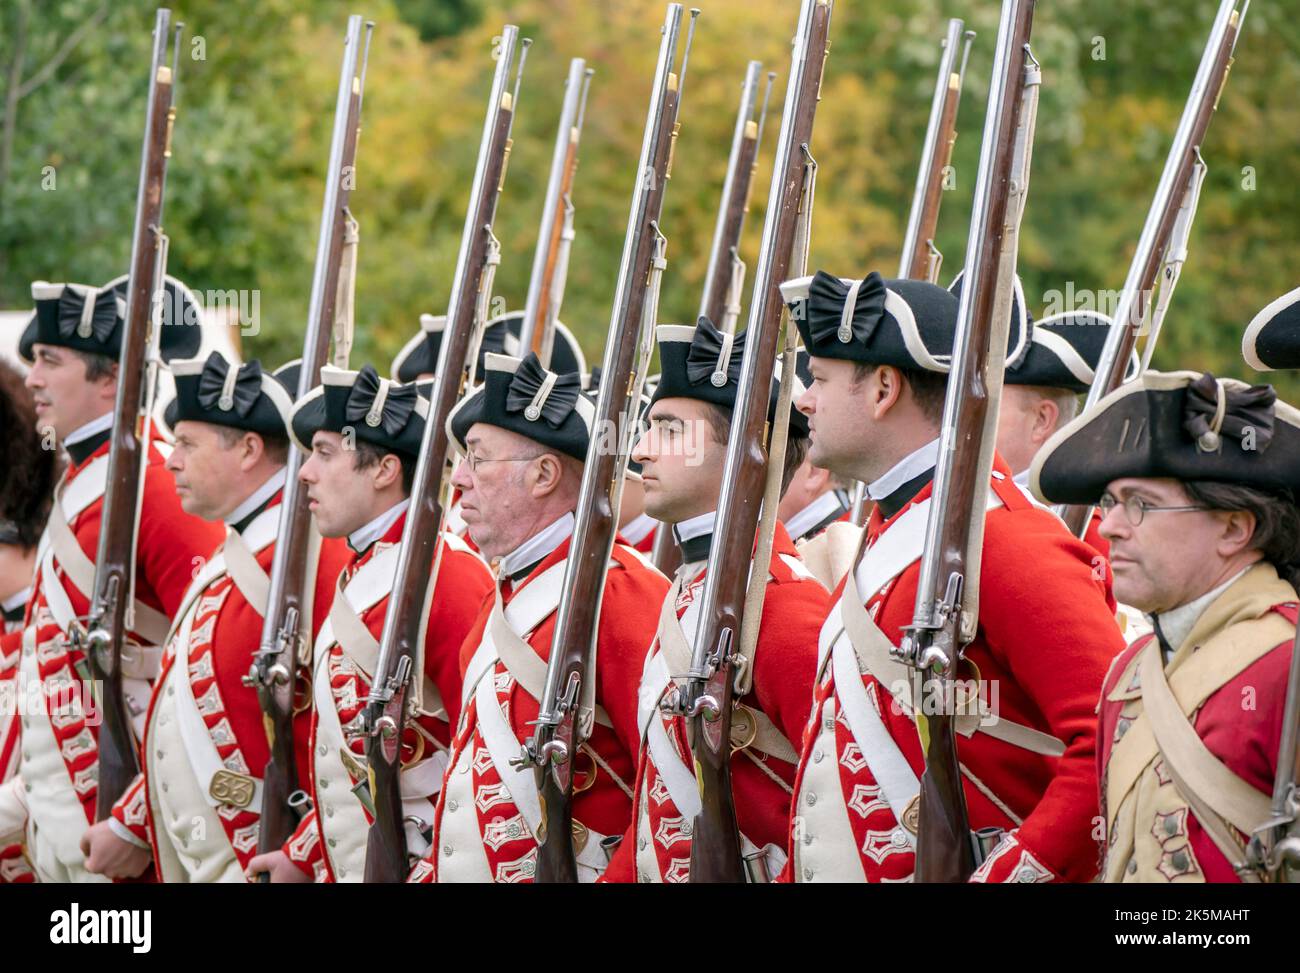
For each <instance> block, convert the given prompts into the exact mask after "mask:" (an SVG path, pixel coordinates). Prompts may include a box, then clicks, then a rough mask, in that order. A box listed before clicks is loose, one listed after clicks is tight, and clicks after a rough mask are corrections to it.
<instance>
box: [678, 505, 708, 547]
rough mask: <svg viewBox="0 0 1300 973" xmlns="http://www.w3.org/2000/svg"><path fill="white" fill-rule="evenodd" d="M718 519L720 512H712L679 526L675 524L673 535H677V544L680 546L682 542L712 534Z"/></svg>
mask: <svg viewBox="0 0 1300 973" xmlns="http://www.w3.org/2000/svg"><path fill="white" fill-rule="evenodd" d="M717 519H718V512H717V511H716V510H710V511H709V512H708V513H706V514H700V515H699V516H698V517H691V518H689V519H688V520H683V521H682V522H681V523H679V524H673V533H674V534H676V535H677V543H679V544H680V543H681V542H682V541H689V540H692V539H694V538H696V537H703V536H704V535H705V534H712V533H713V524H714V522H715V521H716V520H717Z"/></svg>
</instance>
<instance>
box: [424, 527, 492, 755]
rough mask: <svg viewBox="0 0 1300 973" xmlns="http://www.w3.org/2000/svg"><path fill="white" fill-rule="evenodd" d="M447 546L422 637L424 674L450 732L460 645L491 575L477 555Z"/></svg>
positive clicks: (455, 717) (456, 707) (456, 705)
mask: <svg viewBox="0 0 1300 973" xmlns="http://www.w3.org/2000/svg"><path fill="white" fill-rule="evenodd" d="M458 541H459V539H456V540H453V541H451V542H450V543H448V544H447V546H446V547H445V548H444V549H443V552H442V564H441V566H440V567H439V568H438V579H437V581H436V582H435V583H434V588H433V604H432V605H431V606H430V609H429V626H428V628H427V629H426V631H425V637H424V672H425V675H427V676H428V677H429V679H430V680H431V681H432V682H433V684H434V685H435V686H437V687H438V692H439V694H440V695H441V696H442V704H443V706H444V707H446V710H447V723H448V725H449V726H450V727H451V729H452V731H453V732H454V731H455V728H456V724H457V723H458V722H459V720H460V692H461V659H460V652H461V646H462V644H463V643H464V642H465V637H466V636H467V635H469V632H470V629H472V628H473V627H474V623H475V622H476V621H477V620H478V617H479V609H480V608H481V607H482V605H483V602H484V601H485V600H486V599H487V598H489V597H490V596H491V593H492V573H491V572H490V571H489V570H488V569H487V565H485V564H484V563H483V561H482V559H481V558H479V557H478V555H476V554H473V553H471V552H470V551H469V550H464V549H459V548H458Z"/></svg>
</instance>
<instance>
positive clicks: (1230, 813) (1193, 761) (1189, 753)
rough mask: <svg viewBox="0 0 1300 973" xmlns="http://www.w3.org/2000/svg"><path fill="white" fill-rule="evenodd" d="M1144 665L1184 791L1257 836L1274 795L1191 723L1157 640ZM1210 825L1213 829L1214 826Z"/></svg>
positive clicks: (1148, 694) (1154, 711)
mask: <svg viewBox="0 0 1300 973" xmlns="http://www.w3.org/2000/svg"><path fill="white" fill-rule="evenodd" d="M1141 667H1142V668H1141V672H1142V675H1141V679H1142V702H1143V708H1144V709H1145V711H1146V713H1147V716H1148V718H1149V719H1150V721H1151V730H1152V732H1153V733H1154V734H1155V738H1156V746H1158V747H1159V748H1160V753H1161V754H1162V755H1163V756H1164V759H1165V765H1166V766H1167V767H1169V769H1170V771H1171V772H1172V773H1173V775H1174V777H1175V778H1176V780H1175V782H1176V783H1177V784H1178V789H1179V791H1181V792H1182V794H1183V797H1184V798H1187V800H1188V803H1189V804H1190V803H1192V802H1193V801H1194V800H1199V801H1200V802H1202V803H1204V804H1205V805H1207V806H1208V807H1209V808H1210V809H1211V810H1212V811H1213V812H1214V814H1215V815H1218V816H1219V817H1221V818H1223V819H1224V820H1226V821H1228V822H1229V823H1231V824H1232V826H1233V827H1234V828H1236V829H1237V830H1238V831H1241V832H1243V833H1244V834H1251V833H1252V832H1253V831H1254V830H1255V828H1256V827H1257V826H1258V825H1259V824H1260V822H1262V821H1264V820H1266V819H1267V818H1268V816H1269V814H1270V803H1269V799H1268V797H1267V796H1266V795H1264V794H1263V793H1262V792H1260V791H1258V790H1256V789H1255V788H1254V787H1252V786H1251V785H1250V784H1248V783H1247V782H1246V781H1244V780H1242V779H1241V778H1240V777H1238V776H1237V775H1236V774H1235V773H1234V772H1233V771H1232V770H1230V769H1229V768H1228V767H1227V765H1226V764H1224V763H1223V762H1222V761H1221V760H1219V758H1218V757H1216V756H1215V755H1214V754H1213V753H1211V752H1210V749H1209V747H1207V746H1206V745H1205V741H1204V740H1202V739H1201V737H1200V735H1199V734H1198V733H1197V732H1196V730H1195V728H1194V727H1193V726H1192V724H1191V723H1190V722H1188V719H1187V716H1186V715H1185V714H1184V713H1183V710H1182V707H1180V706H1179V705H1178V700H1176V699H1175V698H1174V694H1173V691H1172V690H1171V689H1170V688H1169V682H1168V680H1166V678H1165V669H1164V665H1163V664H1162V662H1161V658H1160V646H1159V643H1158V642H1156V641H1155V640H1154V639H1153V640H1152V641H1151V642H1150V643H1148V644H1147V646H1146V648H1145V649H1143V651H1142V663H1141ZM1197 817H1198V818H1199V817H1200V815H1199V814H1198V815H1197ZM1201 823H1202V824H1206V822H1205V821H1202V822H1201ZM1206 827H1207V830H1208V828H1209V825H1208V824H1206Z"/></svg>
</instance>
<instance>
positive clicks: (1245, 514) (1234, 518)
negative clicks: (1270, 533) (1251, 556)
mask: <svg viewBox="0 0 1300 973" xmlns="http://www.w3.org/2000/svg"><path fill="white" fill-rule="evenodd" d="M1220 522H1221V524H1222V533H1221V534H1220V535H1219V544H1218V549H1219V554H1220V555H1221V556H1223V557H1234V556H1235V555H1237V554H1239V553H1241V552H1242V551H1243V550H1245V549H1246V548H1248V547H1249V546H1250V541H1251V538H1253V537H1254V536H1255V526H1256V525H1255V515H1254V514H1253V513H1251V512H1250V511H1249V510H1230V511H1226V512H1224V514H1223V517H1222V519H1221V521H1220Z"/></svg>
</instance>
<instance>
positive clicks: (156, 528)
mask: <svg viewBox="0 0 1300 973" xmlns="http://www.w3.org/2000/svg"><path fill="white" fill-rule="evenodd" d="M108 453H109V445H108V442H107V441H105V442H104V443H103V444H101V445H100V446H99V447H98V448H97V449H96V450H94V451H93V452H92V453H91V454H90V455H89V456H88V457H86V458H85V459H84V460H83V461H82V462H80V463H76V464H73V465H70V466H69V467H68V469H67V471H66V473H65V475H64V478H63V480H62V481H61V486H60V490H61V491H63V492H64V493H66V492H67V491H68V490H70V489H71V488H72V487H73V485H74V484H76V482H77V481H78V479H79V478H81V477H87V478H88V480H87V482H90V481H91V480H92V479H94V478H95V477H96V476H97V475H98V476H102V475H103V474H102V472H100V471H102V470H103V469H105V467H106V463H107V456H108ZM164 462H165V460H164V457H163V455H162V453H161V452H160V451H159V449H158V447H157V445H156V444H155V445H154V446H153V447H152V448H151V449H150V453H149V461H148V465H147V466H146V468H145V474H144V485H143V491H142V494H143V495H142V503H141V509H140V519H139V532H138V537H137V546H136V600H137V602H139V603H140V604H142V605H143V606H145V607H146V608H147V609H149V610H152V613H153V621H152V623H151V624H150V629H151V630H150V631H149V632H147V633H144V635H143V636H142V635H138V634H137V635H134V636H133V640H138V641H140V642H143V643H146V644H148V643H150V642H152V643H154V644H157V643H158V642H159V641H160V640H161V639H162V637H163V636H164V635H165V629H166V623H167V620H168V619H170V617H171V616H172V615H173V614H174V613H175V611H176V609H177V607H178V606H179V605H180V602H181V598H182V596H183V595H184V593H185V590H186V588H187V587H188V586H189V584H190V581H191V580H192V578H193V577H194V574H195V573H196V572H197V570H198V569H199V568H200V567H201V566H202V565H203V563H204V562H205V561H206V559H207V557H208V556H209V555H210V554H211V552H212V551H213V549H214V548H215V547H216V546H217V544H219V543H220V541H221V538H222V537H223V536H224V529H223V527H222V526H221V525H220V524H213V523H208V522H207V521H204V520H200V519H199V518H197V517H193V516H190V515H189V514H187V513H185V512H184V511H183V510H182V509H181V506H180V501H179V499H178V498H177V496H176V489H175V483H174V481H173V479H172V475H171V473H169V472H168V471H167V469H166V467H165V466H164ZM102 515H103V496H102V490H100V491H99V492H98V493H96V494H95V498H94V499H93V500H91V501H90V502H89V503H88V504H87V505H86V506H85V507H84V508H83V509H82V510H81V511H80V512H79V513H77V514H76V515H75V516H74V517H72V518H71V523H70V525H69V526H70V528H71V531H72V535H73V536H74V537H75V539H76V542H77V545H78V546H79V547H80V548H81V550H82V552H83V553H84V554H85V556H86V558H88V559H89V560H90V561H91V562H92V563H93V561H94V558H95V556H96V554H97V552H98V548H99V529H100V521H101V518H102ZM57 516H59V514H58V513H57V512H54V513H52V514H51V518H54V517H57ZM46 530H47V535H48V533H49V528H48V527H47V529H46ZM53 575H54V576H53V577H51V576H50V575H49V574H48V573H47V571H46V570H45V567H44V566H42V567H39V568H38V570H37V574H36V580H35V590H34V595H33V598H32V601H31V603H30V604H29V606H28V614H27V625H28V627H29V629H30V630H29V632H28V633H27V635H26V638H28V639H30V640H32V642H33V644H34V648H33V654H32V655H31V656H27V655H26V654H24V656H23V661H22V662H21V663H20V669H21V670H23V671H24V672H29V673H30V675H31V676H32V677H33V678H39V680H40V682H41V684H42V686H43V687H47V688H48V687H51V686H52V685H55V686H57V684H59V683H63V682H68V683H70V684H71V685H72V686H73V687H74V688H75V687H76V686H79V685H81V680H82V671H84V666H83V663H84V653H82V652H81V651H80V650H79V649H69V647H68V646H67V645H66V644H65V641H64V631H63V630H62V628H61V627H60V625H59V623H58V622H57V621H56V614H55V613H54V612H53V611H52V609H51V607H50V597H51V589H50V588H49V586H50V585H52V584H59V585H60V586H61V588H62V590H64V591H65V592H66V593H67V599H68V601H69V602H70V604H71V609H72V611H73V612H74V614H75V615H76V616H77V617H78V618H82V619H84V617H85V615H86V614H87V612H88V611H89V608H90V594H91V593H90V592H88V591H81V590H79V589H78V587H77V585H76V584H74V583H73V582H72V581H71V580H70V579H69V578H68V576H67V574H66V572H65V571H64V569H63V567H62V566H61V565H60V564H57V563H56V564H55V566H54V568H53ZM159 613H160V614H159ZM141 617H142V616H138V617H137V627H142V626H141V625H140V618H141ZM145 636H147V637H145ZM57 694H58V692H57V690H56V695H57ZM76 695H77V694H75V693H74V698H73V699H71V700H68V698H67V691H66V690H65V691H63V693H62V697H63V700H64V701H65V702H66V703H67V705H61V706H60V707H58V709H59V712H58V714H57V716H55V717H53V718H51V717H49V716H46V717H44V719H45V721H46V724H45V726H44V727H37V726H36V725H35V724H34V723H32V724H31V725H30V726H28V727H25V728H24V732H23V746H22V752H23V761H22V766H21V769H20V775H21V777H22V779H23V785H24V787H25V788H28V791H27V793H28V807H29V810H30V812H31V816H32V820H33V823H34V825H35V827H36V829H37V830H38V832H39V835H40V841H41V844H42V846H43V848H44V849H45V850H44V851H41V850H40V849H35V853H36V854H37V857H38V861H37V865H38V867H40V866H41V860H40V859H42V856H44V855H46V854H48V855H49V856H51V857H50V858H48V859H43V860H45V861H47V863H48V865H49V867H50V868H52V869H55V870H57V869H59V868H60V867H65V866H66V867H69V868H73V869H77V868H80V867H81V865H82V863H83V861H84V859H83V857H82V854H81V851H80V847H79V843H80V838H81V834H82V832H83V831H84V830H85V826H86V825H87V824H89V823H91V822H93V821H94V819H95V804H96V797H97V788H96V782H97V779H98V738H99V727H98V721H97V720H94V719H92V720H89V721H88V720H87V719H86V713H85V709H84V707H83V706H82V704H81V703H80V702H79V701H78V699H77V698H75V697H76ZM141 695H142V696H143V698H141V699H140V700H138V705H139V706H140V707H141V710H143V708H144V706H145V705H146V704H147V702H148V698H147V695H145V694H141ZM37 719H41V717H35V716H33V717H30V718H29V721H34V720H37ZM59 770H61V771H62V774H61V775H60V774H59V773H57V771H59ZM60 776H61V777H62V779H58V778H59V777H60ZM74 804H75V805H79V810H80V812H81V813H80V814H78V813H75V812H74V810H73V806H74ZM31 851H33V849H32V848H29V852H31Z"/></svg>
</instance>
